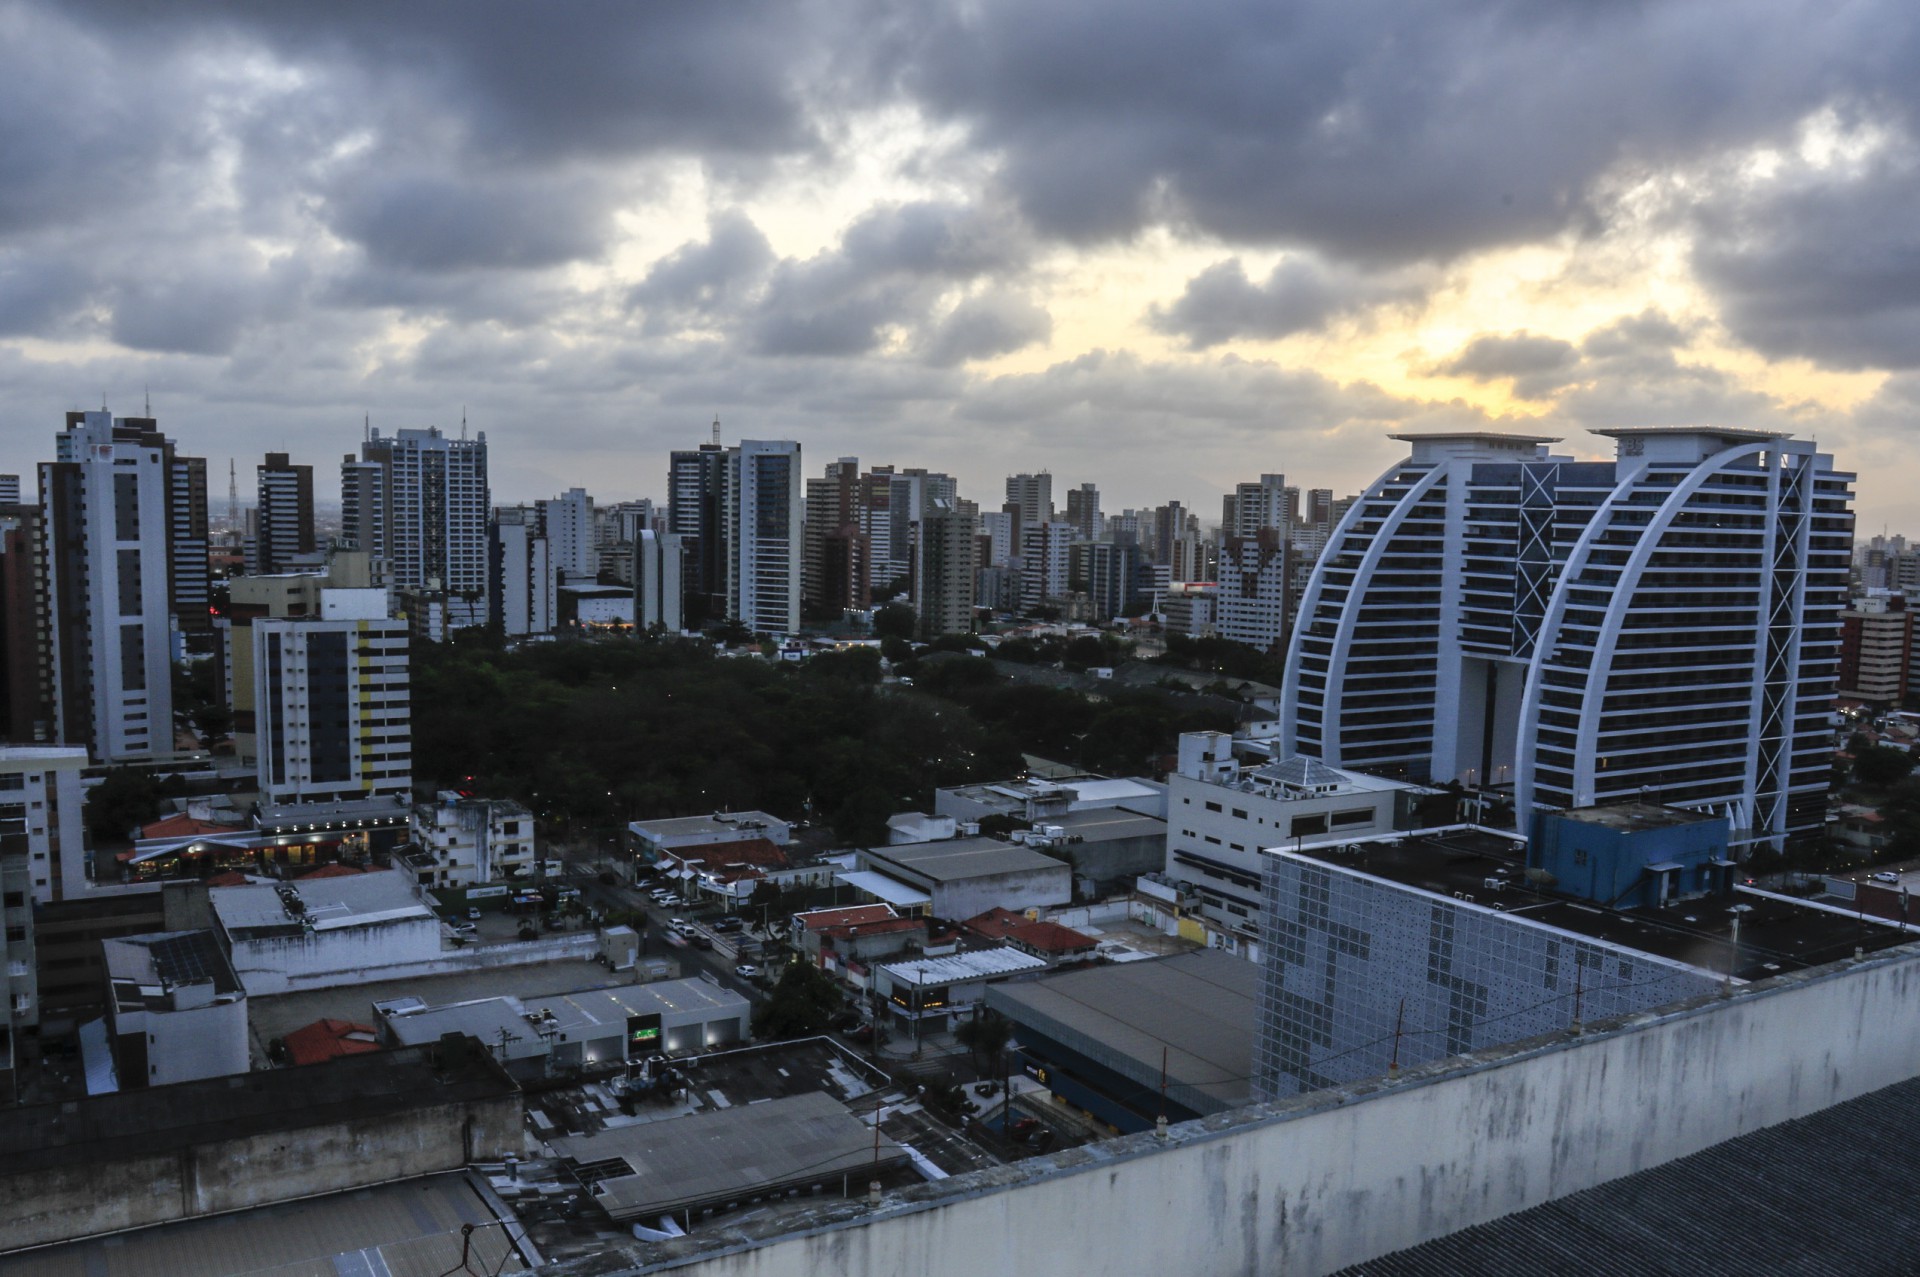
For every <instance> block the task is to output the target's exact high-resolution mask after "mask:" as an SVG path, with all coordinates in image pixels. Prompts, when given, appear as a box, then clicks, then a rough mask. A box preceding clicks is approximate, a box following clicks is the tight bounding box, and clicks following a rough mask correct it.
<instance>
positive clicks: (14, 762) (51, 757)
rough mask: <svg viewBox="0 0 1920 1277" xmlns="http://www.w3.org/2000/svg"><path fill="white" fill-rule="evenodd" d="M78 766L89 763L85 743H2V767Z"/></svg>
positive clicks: (0, 756)
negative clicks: (36, 765)
mask: <svg viewBox="0 0 1920 1277" xmlns="http://www.w3.org/2000/svg"><path fill="white" fill-rule="evenodd" d="M35 764H39V765H42V766H46V767H65V768H78V767H85V766H86V765H87V747H86V746H85V745H0V768H5V769H7V770H9V771H18V770H19V769H20V768H21V767H23V766H32V765H35Z"/></svg>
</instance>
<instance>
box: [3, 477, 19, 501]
mask: <svg viewBox="0 0 1920 1277" xmlns="http://www.w3.org/2000/svg"><path fill="white" fill-rule="evenodd" d="M19 504H20V476H19V475H17V474H0V505H19Z"/></svg>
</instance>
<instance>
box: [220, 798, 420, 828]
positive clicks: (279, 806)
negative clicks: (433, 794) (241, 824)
mask: <svg viewBox="0 0 1920 1277" xmlns="http://www.w3.org/2000/svg"><path fill="white" fill-rule="evenodd" d="M411 808H412V804H411V803H410V802H408V801H407V800H406V799H405V798H350V799H346V800H344V801H342V802H337V803H267V802H263V803H261V804H260V810H259V814H258V815H257V816H255V818H254V824H255V825H256V826H258V827H259V828H260V829H263V830H269V829H270V830H274V831H277V832H285V833H305V832H309V831H317V830H321V829H330V828H332V824H331V823H329V822H341V821H345V822H347V823H349V824H351V823H354V822H360V821H367V820H405V819H406V818H407V813H408V812H409V811H410V810H411Z"/></svg>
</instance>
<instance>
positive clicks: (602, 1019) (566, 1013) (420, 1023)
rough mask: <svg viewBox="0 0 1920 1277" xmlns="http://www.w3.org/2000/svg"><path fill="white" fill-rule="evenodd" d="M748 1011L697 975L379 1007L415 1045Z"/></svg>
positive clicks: (584, 1033) (588, 1032) (585, 1032)
mask: <svg viewBox="0 0 1920 1277" xmlns="http://www.w3.org/2000/svg"><path fill="white" fill-rule="evenodd" d="M749 1007H750V1004H749V1003H748V1001H747V1000H746V999H745V998H744V997H742V996H740V995H739V994H738V993H735V992H734V991H733V990H732V989H729V988H726V987H725V986H723V985H721V984H719V983H718V982H717V981H714V980H711V979H702V978H700V977H694V978H692V979H686V980H660V981H656V982H654V983H652V984H628V985H621V986H618V987H615V988H602V989H579V990H575V991H573V992H571V993H550V994H543V995H539V996H533V997H526V998H516V997H512V996H502V997H492V998H476V999H474V1000H472V1001H470V1002H456V1003H452V1004H449V1005H443V1006H428V1005H427V1004H426V1003H424V1002H422V1001H421V1000H420V999H419V998H415V997H401V998H396V999H393V1000H392V1001H389V1002H384V1003H381V1004H380V1005H379V1006H377V1007H376V1008H375V1009H376V1010H377V1011H379V1012H381V1014H382V1015H383V1016H384V1017H385V1018H386V1021H387V1024H388V1026H389V1028H390V1029H391V1030H392V1032H393V1035H394V1037H395V1038H397V1039H398V1040H399V1041H401V1042H404V1043H409V1044H412V1043H423V1042H437V1041H439V1040H440V1037H441V1035H442V1034H445V1033H464V1034H466V1035H467V1036H469V1037H472V1038H477V1039H479V1040H480V1041H482V1042H498V1041H500V1040H501V1038H500V1035H501V1032H502V1031H503V1030H504V1031H506V1032H507V1033H510V1034H514V1035H518V1036H522V1037H524V1036H526V1035H527V1033H528V1026H529V1025H531V1024H532V1023H533V1022H534V1021H535V1020H538V1021H540V1023H541V1024H542V1026H543V1030H544V1029H552V1030H554V1031H556V1032H559V1033H563V1034H570V1035H572V1036H575V1037H589V1038H590V1037H594V1036H595V1034H594V1033H593V1030H594V1029H596V1028H601V1027H604V1026H612V1027H613V1028H615V1029H617V1030H622V1031H623V1030H624V1029H625V1027H626V1023H627V1017H628V1016H634V1015H648V1014H652V1013H660V1014H668V1013H674V1014H687V1013H692V1012H710V1013H719V1014H740V1015H744V1014H746V1013H747V1011H748V1009H749ZM601 1036H604V1034H602V1035H601Z"/></svg>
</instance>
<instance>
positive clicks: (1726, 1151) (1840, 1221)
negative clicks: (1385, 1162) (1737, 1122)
mask: <svg viewBox="0 0 1920 1277" xmlns="http://www.w3.org/2000/svg"><path fill="white" fill-rule="evenodd" d="M1734 1102H1735V1101H1734V1099H1733V1097H1731V1096H1729V1097H1728V1098H1727V1103H1730V1104H1731V1103H1734ZM1916 1140H1920V1081H1912V1082H1902V1083H1900V1084H1898V1085H1896V1086H1890V1087H1887V1088H1886V1089H1885V1090H1881V1091H1876V1092H1874V1093H1873V1094H1871V1095H1865V1096H1862V1097H1861V1098H1859V1099H1857V1100H1850V1101H1848V1102H1847V1103H1845V1104H1837V1105H1835V1106H1834V1107H1832V1108H1830V1109H1827V1110H1825V1111H1823V1112H1820V1113H1816V1114H1814V1115H1813V1116H1811V1117H1803V1118H1800V1119H1798V1120H1796V1121H1792V1122H1783V1123H1781V1124H1780V1125H1778V1126H1770V1127H1768V1128H1766V1129H1765V1130H1761V1131H1755V1132H1753V1133H1752V1134H1749V1135H1742V1136H1740V1137H1739V1138H1737V1139H1732V1140H1728V1141H1727V1142H1725V1143H1723V1144H1717V1145H1715V1146H1714V1147H1712V1148H1710V1149H1707V1150H1705V1151H1703V1152H1699V1153H1695V1154H1694V1155H1693V1156H1691V1157H1683V1158H1680V1159H1678V1160H1677V1161H1672V1162H1668V1163H1667V1164H1666V1165H1664V1166H1656V1167H1654V1168H1652V1169H1650V1170H1645V1171H1641V1172H1639V1173H1638V1174H1635V1175H1628V1176H1626V1177H1625V1178H1623V1179H1617V1180H1614V1181H1613V1182H1612V1183H1610V1184H1602V1185H1600V1186H1599V1187H1597V1188H1590V1189H1587V1190H1586V1191H1584V1192H1580V1193H1574V1194H1572V1195H1570V1196H1568V1197H1563V1198H1561V1199H1560V1200H1559V1201H1555V1202H1548V1203H1546V1204H1545V1205H1541V1206H1536V1207H1533V1208H1532V1209H1531V1210H1524V1211H1520V1212H1518V1213H1517V1214H1513V1215H1509V1216H1507V1217H1506V1218H1505V1219H1500V1220H1495V1221H1494V1222H1493V1223H1490V1224H1480V1225H1477V1226H1475V1227H1473V1228H1466V1229H1462V1230H1460V1231H1459V1232H1456V1233H1453V1234H1450V1235H1448V1236H1445V1237H1440V1238H1436V1239H1434V1240H1433V1241H1429V1242H1425V1243H1423V1244H1421V1245H1419V1246H1414V1247H1411V1248H1409V1249H1407V1250H1402V1251H1397V1252H1395V1253H1394V1254H1391V1255H1385V1256H1382V1257H1381V1258H1379V1259H1375V1260H1370V1261H1369V1262H1367V1263H1364V1264H1356V1265H1354V1266H1353V1267H1351V1268H1347V1269H1344V1270H1342V1273H1341V1274H1339V1275H1338V1277H1455V1275H1456V1274H1459V1273H1477V1274H1491V1275H1493V1277H1502V1275H1505V1274H1515V1275H1518V1274H1534V1273H1551V1272H1605V1273H1610V1274H1611V1273H1621V1274H1646V1275H1652V1274H1672V1275H1673V1277H1701V1275H1702V1274H1706V1273H1742V1274H1758V1273H1770V1274H1771V1273H1806V1274H1813V1273H1819V1274H1833V1277H1873V1275H1875V1274H1887V1275H1888V1277H1891V1275H1892V1274H1896V1273H1899V1274H1905V1273H1912V1272H1914V1271H1915V1270H1916V1266H1920V1258H1917V1257H1920V1211H1916V1210H1915V1209H1913V1206H1912V1203H1913V1202H1914V1201H1915V1200H1916V1198H1920V1175H1916V1174H1915V1167H1916V1165H1917V1164H1916V1162H1915V1160H1914V1156H1913V1150H1914V1146H1915V1143H1916Z"/></svg>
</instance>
